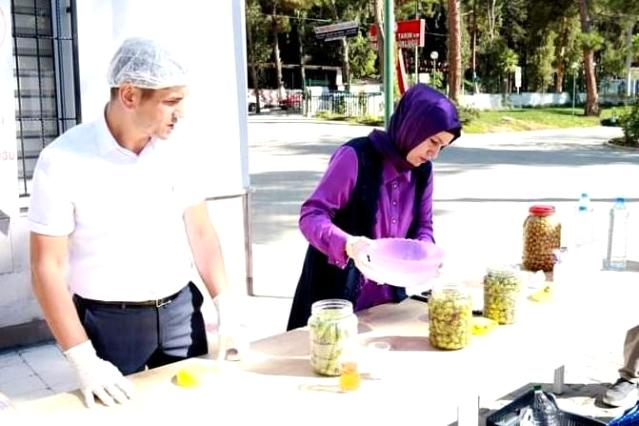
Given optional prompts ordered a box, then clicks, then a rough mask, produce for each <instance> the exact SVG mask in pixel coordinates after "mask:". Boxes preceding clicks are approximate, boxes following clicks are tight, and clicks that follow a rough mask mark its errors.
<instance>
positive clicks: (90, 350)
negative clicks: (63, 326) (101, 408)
mask: <svg viewBox="0 0 639 426" xmlns="http://www.w3.org/2000/svg"><path fill="white" fill-rule="evenodd" d="M64 355H65V356H66V357H67V359H68V360H69V362H71V365H73V367H74V368H75V371H76V373H77V374H78V378H79V379H80V389H81V391H82V395H83V396H84V403H85V404H86V406H87V407H89V408H91V407H93V406H94V405H95V399H94V397H93V395H95V396H97V397H98V398H99V399H100V401H102V403H103V404H104V405H107V406H112V405H115V403H119V404H122V403H124V402H126V401H128V400H129V399H130V398H131V397H132V396H133V384H132V383H131V382H130V381H129V380H128V379H127V378H125V377H124V376H123V375H122V373H121V372H120V370H118V369H117V368H116V367H115V365H113V364H111V363H110V362H108V361H105V360H103V359H102V358H100V357H98V355H97V354H96V353H95V348H94V347H93V345H92V344H91V341H90V340H87V341H86V342H83V343H80V344H79V345H76V346H73V347H72V348H70V349H68V350H67V351H65V352H64Z"/></svg>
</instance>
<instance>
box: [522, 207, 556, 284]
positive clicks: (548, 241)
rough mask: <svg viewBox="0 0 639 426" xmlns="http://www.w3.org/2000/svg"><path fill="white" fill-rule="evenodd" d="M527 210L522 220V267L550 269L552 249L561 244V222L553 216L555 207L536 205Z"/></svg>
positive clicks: (532, 269)
mask: <svg viewBox="0 0 639 426" xmlns="http://www.w3.org/2000/svg"><path fill="white" fill-rule="evenodd" d="M528 212H529V215H528V217H527V218H526V220H525V221H524V253H523V259H522V261H523V262H522V263H523V266H524V269H527V270H529V271H539V270H542V271H544V272H549V271H552V268H553V264H554V258H553V250H556V249H558V248H559V247H560V246H561V223H560V222H559V219H558V218H557V217H556V216H555V207H554V206H548V205H536V206H532V207H530V209H529V210H528Z"/></svg>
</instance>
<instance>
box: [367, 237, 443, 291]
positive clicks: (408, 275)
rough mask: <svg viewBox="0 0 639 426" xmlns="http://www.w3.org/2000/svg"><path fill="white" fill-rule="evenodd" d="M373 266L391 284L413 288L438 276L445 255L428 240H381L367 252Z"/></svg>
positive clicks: (376, 241) (368, 259)
mask: <svg viewBox="0 0 639 426" xmlns="http://www.w3.org/2000/svg"><path fill="white" fill-rule="evenodd" d="M367 255H368V257H367V261H369V262H370V265H371V267H373V268H375V269H376V270H379V271H380V272H382V273H383V275H384V277H385V278H386V283H387V284H392V285H396V286H402V287H409V286H414V285H419V284H423V283H424V282H426V281H428V280H429V279H430V278H432V277H434V276H435V275H437V272H438V270H439V266H440V265H441V263H442V261H443V258H444V252H443V251H442V249H440V248H439V247H437V246H436V245H435V244H433V243H431V242H427V241H418V240H409V239H403V238H380V239H377V240H375V243H374V244H372V245H371V246H370V248H369V250H368V252H367Z"/></svg>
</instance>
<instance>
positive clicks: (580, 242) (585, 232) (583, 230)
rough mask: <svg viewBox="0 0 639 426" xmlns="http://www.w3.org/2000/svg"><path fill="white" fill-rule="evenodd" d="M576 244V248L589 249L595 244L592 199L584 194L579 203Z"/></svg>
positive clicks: (576, 217)
mask: <svg viewBox="0 0 639 426" xmlns="http://www.w3.org/2000/svg"><path fill="white" fill-rule="evenodd" d="M574 233H575V235H574V243H575V247H576V248H582V247H584V248H589V246H590V245H591V244H592V243H593V240H594V238H593V220H592V207H591V205H590V197H589V196H588V194H586V193H585V192H583V193H582V194H581V196H580V197H579V201H578V202H577V213H576V215H575V229H574Z"/></svg>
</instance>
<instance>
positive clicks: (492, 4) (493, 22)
mask: <svg viewBox="0 0 639 426" xmlns="http://www.w3.org/2000/svg"><path fill="white" fill-rule="evenodd" d="M486 6H487V7H488V11H487V17H488V39H489V40H491V41H492V40H494V39H495V36H496V32H497V30H496V26H497V0H489V1H488V3H487V5H486Z"/></svg>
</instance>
